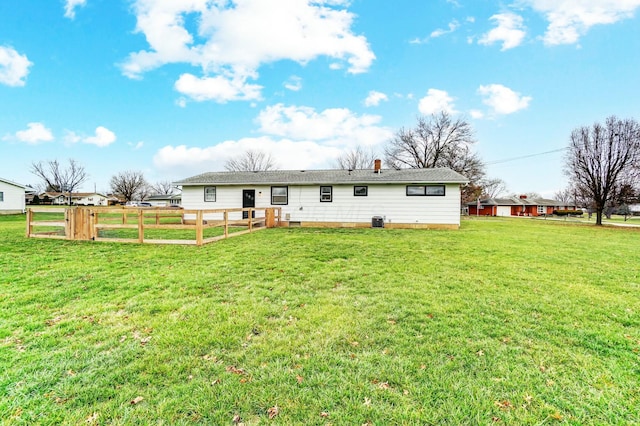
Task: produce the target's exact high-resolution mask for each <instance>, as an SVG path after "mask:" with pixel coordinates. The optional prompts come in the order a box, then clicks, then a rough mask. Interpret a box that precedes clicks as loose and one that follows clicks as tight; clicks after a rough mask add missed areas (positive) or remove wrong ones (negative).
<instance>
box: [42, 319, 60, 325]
mask: <svg viewBox="0 0 640 426" xmlns="http://www.w3.org/2000/svg"><path fill="white" fill-rule="evenodd" d="M60 321H62V317H55V318H51V319H48V320H46V321H45V322H44V323H45V324H46V325H48V326H49V327H51V326H52V325H56V324H57V323H59V322H60Z"/></svg>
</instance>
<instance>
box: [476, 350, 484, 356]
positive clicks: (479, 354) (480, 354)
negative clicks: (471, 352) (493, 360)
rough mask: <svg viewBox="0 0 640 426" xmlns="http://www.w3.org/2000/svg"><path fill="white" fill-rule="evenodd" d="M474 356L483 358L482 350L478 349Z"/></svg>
mask: <svg viewBox="0 0 640 426" xmlns="http://www.w3.org/2000/svg"><path fill="white" fill-rule="evenodd" d="M476 355H478V356H484V351H483V350H482V349H480V350H479V351H478V352H476Z"/></svg>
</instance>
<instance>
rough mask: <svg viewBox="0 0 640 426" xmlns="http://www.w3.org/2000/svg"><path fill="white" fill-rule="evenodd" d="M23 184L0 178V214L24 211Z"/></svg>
mask: <svg viewBox="0 0 640 426" xmlns="http://www.w3.org/2000/svg"><path fill="white" fill-rule="evenodd" d="M25 188H26V187H25V186H24V185H20V184H19V183H15V182H12V181H10V180H7V179H3V178H0V214H13V213H24V209H25Z"/></svg>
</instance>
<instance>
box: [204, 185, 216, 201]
mask: <svg viewBox="0 0 640 426" xmlns="http://www.w3.org/2000/svg"><path fill="white" fill-rule="evenodd" d="M204 201H206V202H214V201H216V187H215V186H205V187H204Z"/></svg>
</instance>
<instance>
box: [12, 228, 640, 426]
mask: <svg viewBox="0 0 640 426" xmlns="http://www.w3.org/2000/svg"><path fill="white" fill-rule="evenodd" d="M24 226H25V225H24V218H23V217H19V216H18V217H16V216H13V217H0V419H2V422H3V423H2V424H8V425H11V424H25V425H26V424H29V425H31V424H72V425H76V424H111V425H125V424H126V425H129V424H134V425H135V424H139V425H146V424H165V425H174V424H177V425H181V424H184V425H188V424H233V423H244V424H311V425H313V424H317V425H324V424H334V425H342V424H348V425H362V424H376V425H387V424H518V425H520V424H532V425H538V424H549V423H557V424H594V425H601V424H638V423H640V267H639V265H640V230H638V229H626V228H607V227H605V228H596V227H594V226H590V225H576V224H568V223H567V224H566V223H562V222H552V221H546V222H545V221H533V220H517V219H482V218H481V219H473V220H465V221H463V224H462V228H461V229H460V230H459V231H416V230H386V229H361V230H360V229H358V230H354V229H351V230H314V229H304V228H302V229H269V230H264V231H262V232H259V233H256V234H251V235H246V236H243V237H239V238H232V239H229V240H224V241H221V242H218V243H214V244H210V245H207V246H204V247H193V246H155V245H136V244H128V245H127V244H115V243H91V242H71V241H54V240H38V239H25V238H24Z"/></svg>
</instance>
